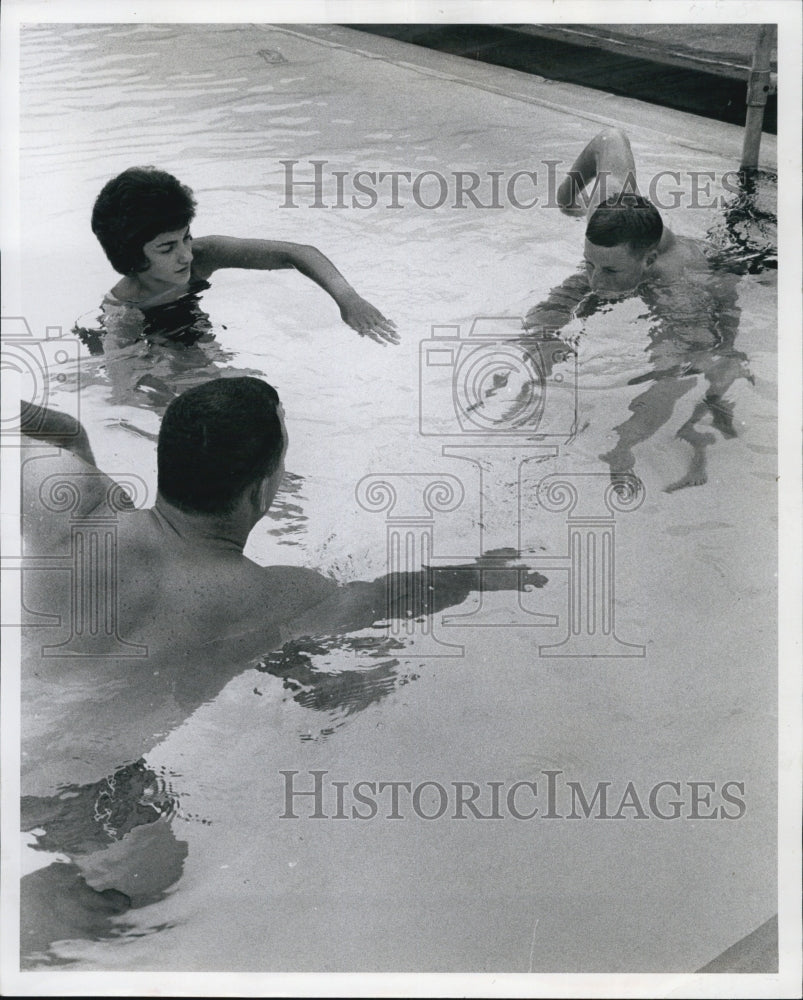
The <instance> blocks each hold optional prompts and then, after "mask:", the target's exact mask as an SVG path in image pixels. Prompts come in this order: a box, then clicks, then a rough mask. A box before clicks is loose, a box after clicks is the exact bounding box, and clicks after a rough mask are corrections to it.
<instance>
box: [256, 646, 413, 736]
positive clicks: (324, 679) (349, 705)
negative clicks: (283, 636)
mask: <svg viewBox="0 0 803 1000" xmlns="http://www.w3.org/2000/svg"><path fill="white" fill-rule="evenodd" d="M404 647H405V644H404V643H403V642H400V641H399V640H398V639H390V638H385V637H382V638H380V637H367V638H358V637H350V638H344V637H342V636H335V637H330V638H326V639H310V638H304V639H296V640H293V641H291V642H287V643H285V644H284V646H282V648H281V649H280V650H277V651H276V652H273V653H270V654H269V655H268V656H266V657H263V658H262V660H261V661H260V662H259V664H258V665H257V669H258V670H261V671H263V672H264V673H267V674H272V675H273V676H274V677H281V678H282V681H283V685H284V687H285V689H286V690H288V691H290V692H292V698H293V701H295V702H297V703H298V704H299V705H303V707H304V708H310V709H313V710H314V711H316V712H327V713H328V714H329V715H330V716H331V719H332V722H331V724H330V725H328V726H325V727H323V728H322V729H321V731H320V735H321V737H326V736H330V735H331V734H332V733H333V732H334V730H335V729H337V728H339V727H340V726H342V725H343V723H344V721H345V719H346V718H347V717H348V716H350V715H353V714H354V713H355V712H360V711H362V710H363V709H364V708H367V707H368V706H369V705H372V704H374V703H376V702H378V701H381V700H382V698H384V697H386V695H389V694H391V693H392V692H393V691H395V690H396V688H398V687H401V686H403V685H405V684H408V683H409V682H410V681H414V680H417V679H418V674H416V673H412V672H407V673H405V672H403V671H402V669H401V662H400V661H399V660H398V659H397V658H396V657H393V656H391V657H390V658H389V659H388V658H387V657H388V654H389V653H391V652H392V651H400V650H404ZM344 653H345V654H349V653H353V654H357V655H360V656H362V657H367V658H369V659H372V660H381V661H382V662H381V663H378V664H376V666H372V667H367V668H365V669H362V670H342V669H337V663H338V662H339V663H342V660H343V657H342V654H344ZM333 654H334V655H333ZM338 654H340V655H338ZM333 667H334V670H333ZM301 738H302V740H310V739H313V737H312V736H311V735H310V734H309V733H303V734H302V736H301Z"/></svg>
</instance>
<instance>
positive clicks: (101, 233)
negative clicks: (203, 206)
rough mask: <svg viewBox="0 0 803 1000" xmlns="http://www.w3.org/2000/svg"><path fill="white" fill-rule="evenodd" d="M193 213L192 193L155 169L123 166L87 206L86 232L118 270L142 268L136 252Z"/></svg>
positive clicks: (185, 222)
mask: <svg viewBox="0 0 803 1000" xmlns="http://www.w3.org/2000/svg"><path fill="white" fill-rule="evenodd" d="M194 217H195V198H194V197H193V194H192V191H191V190H190V189H189V188H188V187H187V186H186V185H184V184H182V183H181V182H180V181H178V180H176V178H175V177H173V175H172V174H168V173H165V171H164V170H157V169H156V167H129V169H128V170H124V171H123V172H122V173H121V174H118V175H117V177H113V178H112V179H111V180H110V181H108V182H107V183H106V184H105V185H104V186H103V189H102V190H101V192H100V194H99V195H98V197H97V199H96V200H95V207H94V208H93V209H92V232H93V233H94V234H95V236H97V238H98V240H99V241H100V245H101V246H102V247H103V250H104V252H105V254H106V256H107V257H108V258H109V263H110V264H111V266H112V267H113V268H114V269H115V271H117V272H118V273H120V274H136V273H137V272H139V271H145V270H146V269H147V268H148V260H147V258H146V257H145V254H144V253H143V252H142V248H143V246H144V245H145V244H146V243H149V242H150V241H151V240H152V239H154V238H155V237H156V236H158V235H159V233H172V232H176V231H177V230H179V229H183V228H184V227H185V226H188V225H189V224H190V222H192V220H193V218H194Z"/></svg>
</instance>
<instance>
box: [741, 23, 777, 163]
mask: <svg viewBox="0 0 803 1000" xmlns="http://www.w3.org/2000/svg"><path fill="white" fill-rule="evenodd" d="M772 29H773V25H771V24H762V25H761V26H760V27H759V29H758V37H757V39H756V47H755V49H754V50H753V64H752V66H751V68H750V76H749V77H748V80H747V117H746V118H745V122H744V144H743V146H742V165H741V169H742V170H755V169H756V168H757V167H758V150H759V146H760V145H761V127H762V125H763V124H764V107H765V105H766V103H767V97H768V96H769V94H770V91H771V89H772V80H771V73H770V56H771V54H772V42H773V30H772Z"/></svg>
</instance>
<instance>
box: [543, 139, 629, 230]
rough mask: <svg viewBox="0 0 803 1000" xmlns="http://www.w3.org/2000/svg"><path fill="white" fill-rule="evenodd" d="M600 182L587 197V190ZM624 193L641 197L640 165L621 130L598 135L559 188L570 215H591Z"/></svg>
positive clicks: (558, 196) (564, 209)
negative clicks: (639, 188) (638, 185)
mask: <svg viewBox="0 0 803 1000" xmlns="http://www.w3.org/2000/svg"><path fill="white" fill-rule="evenodd" d="M592 181H594V182H596V183H595V184H594V186H593V187H591V188H590V190H589V192H588V193H587V194H584V192H585V191H586V188H588V187H589V185H590V184H591V183H592ZM620 191H627V192H629V193H633V194H638V193H639V191H638V187H637V185H636V164H635V161H634V159H633V152H632V150H631V149H630V140H629V139H628V138H627V135H626V134H625V133H624V132H623V131H622V129H619V128H607V129H603V130H602V131H601V132H598V133H597V134H596V135H595V136H594V138H593V139H592V140H591V141H590V142H589V143H588V145H587V146H586V147H585V149H584V150H583V151H582V153H580V155H579V156H578V157H577V159H576V160H575V161H574V163H573V164H572V166H571V169H570V170H569V172H568V174H567V175H566V177H565V178H564V180H563V183H562V184H561V185H560V187H559V188H558V195H557V200H558V205H560V208H561V211H563V212H565V214H566V215H579V216H582V215H586V214H588V215H591V213H592V212H593V211H594V209H596V208H597V206H598V205H599V204H600V202H602V201H604V200H605V199H606V198H609V197H611V196H612V195H614V194H618V193H619V192H620Z"/></svg>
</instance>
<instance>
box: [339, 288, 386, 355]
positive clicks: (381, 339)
mask: <svg viewBox="0 0 803 1000" xmlns="http://www.w3.org/2000/svg"><path fill="white" fill-rule="evenodd" d="M340 315H341V316H342V317H343V322H344V323H347V324H348V325H349V326H350V327H351V328H352V330H356V331H357V333H359V335H360V336H361V337H370V338H371V340H375V341H376V342H377V344H398V343H399V334H398V333H397V332H396V324H395V323H394V322H393V320H390V319H385V317H384V316H383V315H382V313H381V312H380V311H379V310H378V309H377V308H376V306H372V305H371V303H370V302H366V301H365V299H363V298H361V296H359V295H358V294H357V293H356V292H353V293H352V294H351V295H349V296H348V297H346V298H345V299H344V300H343V301H342V302H341V303H340Z"/></svg>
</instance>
